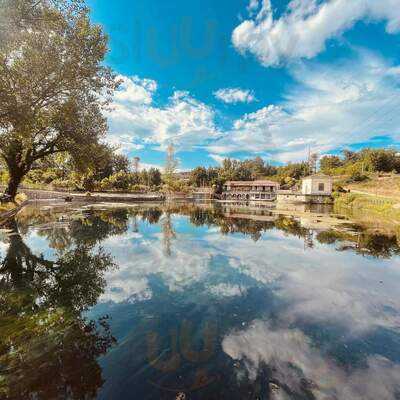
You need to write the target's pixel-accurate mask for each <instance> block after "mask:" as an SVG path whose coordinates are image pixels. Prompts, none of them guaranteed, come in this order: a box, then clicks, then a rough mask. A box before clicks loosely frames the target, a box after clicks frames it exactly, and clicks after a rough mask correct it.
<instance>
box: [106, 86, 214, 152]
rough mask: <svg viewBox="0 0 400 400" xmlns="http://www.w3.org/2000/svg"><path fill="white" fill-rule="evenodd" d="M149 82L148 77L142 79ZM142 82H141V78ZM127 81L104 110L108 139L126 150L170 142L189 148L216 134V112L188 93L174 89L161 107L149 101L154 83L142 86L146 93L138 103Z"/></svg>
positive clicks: (164, 144) (161, 146) (163, 145)
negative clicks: (108, 109)
mask: <svg viewBox="0 0 400 400" xmlns="http://www.w3.org/2000/svg"><path fill="white" fill-rule="evenodd" d="M145 82H148V80H145ZM142 83H143V81H142ZM132 85H134V83H133V82H132V81H130V82H129V83H128V84H127V85H125V87H122V88H121V89H120V91H119V92H118V93H117V95H116V96H115V99H114V103H113V105H112V107H111V110H110V111H108V113H107V118H108V123H109V127H110V134H109V141H111V142H113V143H119V144H120V147H121V148H122V149H123V151H125V152H129V151H133V150H137V149H140V148H143V146H150V147H153V148H157V149H160V148H161V149H164V148H165V147H166V146H167V145H168V143H170V142H173V143H174V144H175V146H176V147H177V149H179V150H182V149H186V150H188V149H192V147H193V146H195V145H199V144H204V143H205V142H207V140H210V139H212V138H213V137H215V136H216V135H217V134H218V132H217V129H216V127H215V123H214V116H215V111H214V110H213V109H212V108H211V107H209V106H207V105H206V104H204V103H202V102H200V101H198V100H196V99H194V98H193V97H192V96H190V94H189V93H188V92H182V91H176V92H175V93H174V94H173V95H172V96H171V97H170V98H169V100H168V102H167V104H166V105H164V106H159V107H158V106H156V105H154V104H150V103H151V101H150V100H151V96H152V95H153V91H154V90H155V89H156V84H155V83H145V84H143V85H144V86H143V87H142V89H143V90H145V92H146V95H143V96H142V98H141V102H139V101H137V102H134V101H132V100H133V99H134V98H135V99H136V97H139V96H137V92H136V91H135V90H136V89H137V88H136V89H135V90H133V89H132Z"/></svg>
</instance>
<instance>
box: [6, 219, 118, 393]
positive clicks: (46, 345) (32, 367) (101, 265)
mask: <svg viewBox="0 0 400 400" xmlns="http://www.w3.org/2000/svg"><path fill="white" fill-rule="evenodd" d="M8 228H9V229H10V230H11V233H10V234H9V235H8V239H7V240H8V249H7V253H6V255H5V257H4V259H3V260H1V261H0V265H1V267H0V326H1V331H0V397H1V398H4V399H29V398H35V399H58V398H62V399H64V398H70V399H83V398H94V397H95V396H96V393H97V391H98V389H99V388H100V387H101V386H102V383H103V381H102V376H101V368H100V366H99V365H98V363H97V358H98V357H99V356H100V355H102V354H104V353H105V352H106V351H107V349H108V348H109V347H110V346H111V345H112V344H113V343H114V338H113V337H112V335H111V332H110V329H109V327H108V324H107V319H106V318H102V319H100V320H99V321H97V322H94V321H87V320H86V319H85V318H83V317H82V315H81V314H82V312H83V311H85V310H86V309H87V308H88V307H90V306H92V305H94V304H95V303H96V301H97V299H98V298H99V296H100V295H101V294H102V293H103V291H104V288H105V279H104V273H105V272H106V271H108V270H109V269H110V268H112V267H113V266H114V263H113V260H112V258H111V256H110V255H108V254H106V253H105V252H104V251H103V250H102V249H98V250H95V249H94V247H93V246H90V245H86V246H85V245H83V244H79V245H77V246H76V247H75V248H73V249H72V250H68V251H64V252H59V253H58V254H57V256H56V257H55V259H54V260H52V259H48V258H46V257H44V255H36V254H34V253H33V252H32V251H31V250H30V248H29V247H28V246H27V245H26V244H25V243H24V241H23V239H22V237H21V235H20V234H19V231H18V226H17V224H16V222H15V221H12V222H11V223H10V224H9V225H8Z"/></svg>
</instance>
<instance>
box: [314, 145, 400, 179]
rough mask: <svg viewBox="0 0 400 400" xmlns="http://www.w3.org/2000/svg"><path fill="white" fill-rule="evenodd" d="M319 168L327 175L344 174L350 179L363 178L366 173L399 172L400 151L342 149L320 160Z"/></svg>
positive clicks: (365, 176)
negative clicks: (337, 153) (339, 152)
mask: <svg viewBox="0 0 400 400" xmlns="http://www.w3.org/2000/svg"><path fill="white" fill-rule="evenodd" d="M320 170H321V172H323V173H325V174H327V175H346V176H349V177H350V178H349V179H350V180H355V181H357V180H364V179H366V178H367V174H368V173H375V172H394V173H400V153H399V152H398V151H396V150H395V149H369V148H366V149H362V150H360V151H350V150H344V151H343V152H342V153H341V154H339V155H327V156H324V157H322V158H321V160H320Z"/></svg>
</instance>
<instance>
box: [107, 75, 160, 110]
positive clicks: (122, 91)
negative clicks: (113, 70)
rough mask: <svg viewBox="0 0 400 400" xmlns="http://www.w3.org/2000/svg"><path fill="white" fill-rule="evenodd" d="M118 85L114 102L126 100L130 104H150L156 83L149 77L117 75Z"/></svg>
mask: <svg viewBox="0 0 400 400" xmlns="http://www.w3.org/2000/svg"><path fill="white" fill-rule="evenodd" d="M117 80H118V81H120V82H121V83H120V87H119V88H118V90H117V91H116V92H115V95H114V99H115V101H116V102H127V103H130V104H136V105H138V104H151V103H152V101H153V94H154V93H155V92H156V90H157V83H156V82H155V81H153V80H151V79H140V78H139V77H137V76H134V77H131V78H128V77H126V76H123V75H118V76H117Z"/></svg>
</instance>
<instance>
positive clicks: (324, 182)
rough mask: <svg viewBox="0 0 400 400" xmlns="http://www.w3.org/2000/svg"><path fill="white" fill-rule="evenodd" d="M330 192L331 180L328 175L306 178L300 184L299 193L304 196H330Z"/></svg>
mask: <svg viewBox="0 0 400 400" xmlns="http://www.w3.org/2000/svg"><path fill="white" fill-rule="evenodd" d="M332 192H333V178H332V177H331V176H328V175H323V174H316V175H311V176H307V177H306V178H304V179H303V181H302V184H301V193H302V194H304V195H316V196H331V195H332Z"/></svg>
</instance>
